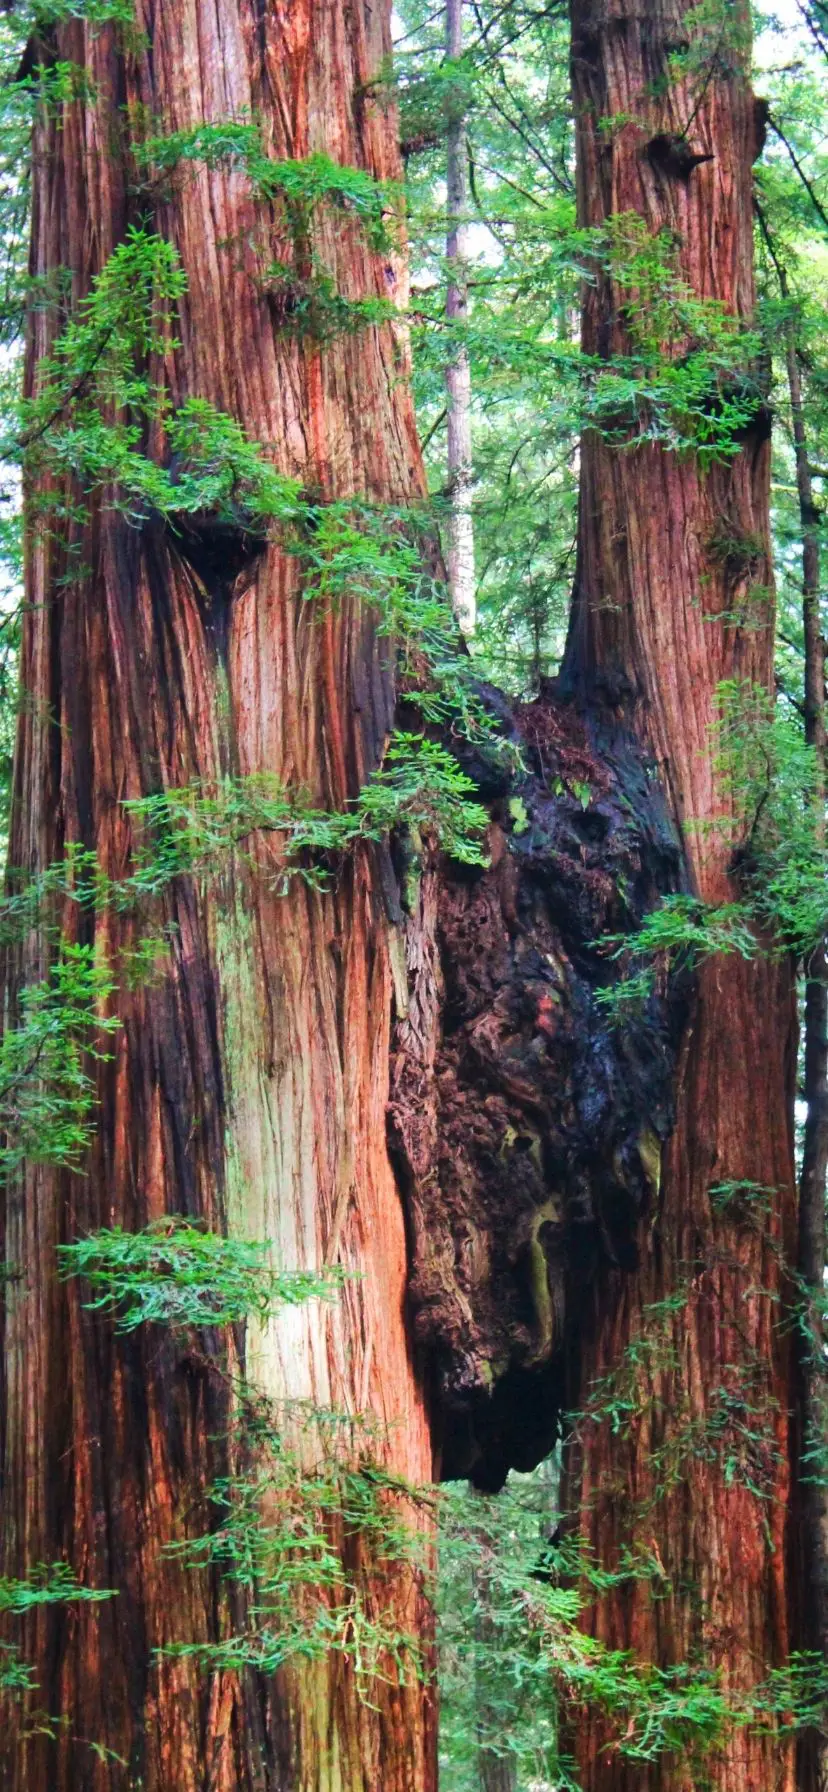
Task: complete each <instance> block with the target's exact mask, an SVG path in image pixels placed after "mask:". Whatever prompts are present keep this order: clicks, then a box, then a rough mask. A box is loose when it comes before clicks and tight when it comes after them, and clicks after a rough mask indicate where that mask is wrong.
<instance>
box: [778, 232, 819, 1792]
mask: <svg viewBox="0 0 828 1792" xmlns="http://www.w3.org/2000/svg"><path fill="white" fill-rule="evenodd" d="M777 269H778V273H779V283H780V288H781V291H782V296H783V298H787V297H788V296H789V295H788V282H787V277H786V274H785V269H784V268H783V267H781V266H780V264H779V263H778V262H777ZM785 361H786V366H787V372H788V392H789V396H790V402H791V422H792V425H793V439H794V454H795V457H796V484H797V492H798V496H799V520H800V523H801V526H802V625H803V637H804V643H805V706H804V707H805V738H806V740H807V742H808V745H809V746H810V747H812V748H813V750H814V757H815V760H816V777H815V781H814V791H813V803H814V826H815V831H816V837H817V840H818V841H819V843H820V844H823V843H824V840H825V745H826V740H825V642H824V639H823V634H822V617H821V614H820V564H819V562H820V553H819V515H818V512H817V509H816V505H815V503H814V490H813V483H812V479H811V468H810V463H809V460H808V442H807V437H806V433H805V412H804V407H803V403H802V381H801V378H800V370H799V356H798V353H797V343H796V326H795V323H794V319H793V317H791V318H790V319H789V320H788V323H787V326H786V345H785ZM804 1034H805V1037H804V1056H805V1065H804V1071H805V1074H804V1095H805V1108H806V1112H805V1137H804V1140H803V1148H802V1168H801V1170H800V1176H799V1254H798V1260H797V1268H798V1270H799V1275H800V1277H801V1280H802V1289H801V1293H802V1298H803V1303H804V1313H803V1326H804V1336H803V1338H802V1340H801V1351H800V1355H801V1362H800V1375H801V1385H802V1393H801V1414H802V1430H803V1442H804V1454H805V1463H804V1473H803V1476H802V1480H801V1485H800V1489H799V1501H800V1505H801V1509H802V1566H803V1575H802V1580H803V1588H804V1600H805V1611H804V1617H805V1641H806V1642H807V1644H808V1646H809V1647H810V1648H812V1649H815V1650H818V1651H819V1652H820V1653H821V1654H823V1655H828V1486H826V1482H825V1477H824V1468H823V1457H824V1451H825V1448H826V1444H828V1410H826V1386H825V1319H824V1315H825V1262H826V1225H825V1194H826V1189H825V1178H826V1171H828V954H826V945H825V941H824V940H822V941H821V942H820V944H819V945H818V946H816V947H815V948H814V950H813V952H812V953H811V954H810V956H809V957H808V959H807V961H806V964H805V1027H804ZM806 1747H807V1744H806ZM810 1770H811V1763H810V1762H809V1763H808V1771H810ZM813 1772H814V1773H815V1776H816V1780H815V1783H816V1785H817V1787H818V1788H819V1792H828V1736H826V1734H825V1733H823V1734H822V1735H821V1736H820V1737H819V1738H818V1739H817V1741H816V1744H815V1748H814V1761H813Z"/></svg>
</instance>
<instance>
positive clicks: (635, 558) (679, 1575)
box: [563, 0, 796, 1792]
mask: <svg viewBox="0 0 828 1792" xmlns="http://www.w3.org/2000/svg"><path fill="white" fill-rule="evenodd" d="M684 14H685V9H684V7H683V6H681V5H680V4H676V3H675V0H648V3H647V4H646V5H640V4H633V3H632V0H588V3H587V4H585V5H578V6H576V7H574V8H573V15H572V16H573V41H572V71H573V89H574V102H575V115H576V123H577V160H578V173H577V180H578V204H579V220H580V222H581V224H582V225H584V226H597V225H601V224H603V222H604V221H605V220H606V219H607V218H610V217H611V216H613V215H617V214H624V213H630V212H634V213H635V214H637V216H638V217H640V218H642V219H644V220H645V222H646V226H647V230H648V231H649V232H650V233H651V234H652V235H655V234H656V233H658V232H659V231H662V230H667V231H670V232H671V233H673V236H674V240H675V241H676V242H677V243H678V244H679V245H680V263H681V268H682V272H683V275H684V277H685V278H686V279H687V281H688V282H689V283H690V285H691V286H692V288H693V290H694V292H695V293H696V294H698V295H699V296H700V297H702V298H709V299H717V300H719V301H721V302H722V303H723V305H724V306H725V307H726V308H727V310H728V311H730V312H731V313H733V314H734V315H736V316H737V317H741V318H743V319H749V318H750V316H751V313H752V308H753V299H754V294H753V272H752V265H753V257H752V234H751V233H752V208H751V163H752V160H753V157H754V154H755V153H756V148H757V143H756V131H755V118H756V114H755V107H754V100H753V95H752V93H751V90H750V86H749V82H748V77H747V72H746V70H747V66H748V58H747V48H746V42H745V39H746V33H747V18H746V13H745V14H744V15H743V14H742V12H741V9H738V8H737V9H733V18H732V20H731V25H730V36H729V37H728V40H727V42H726V43H725V41H724V38H723V37H720V39H719V40H717V41H715V42H714V41H712V39H711V42H710V44H709V49H708V51H706V52H704V53H703V40H702V39H700V37H699V35H698V34H699V33H701V31H702V30H703V26H702V25H701V24H700V23H699V21H696V22H695V24H694V25H691V24H690V23H689V21H688V18H685V16H684ZM728 18H729V19H730V13H729V14H728ZM709 29H710V30H711V31H712V28H709ZM713 37H715V33H713ZM688 38H689V39H690V40H691V57H690V64H689V66H690V68H691V69H693V68H694V67H695V72H694V73H692V74H691V73H689V72H688V73H685V75H684V76H683V78H680V79H677V78H676V66H675V63H672V64H671V58H673V57H675V55H676V54H677V53H680V52H682V50H684V51H686V50H687V45H688ZM700 43H701V44H702V49H700ZM694 58H695V62H694ZM686 66H687V65H686ZM583 343H584V348H585V350H586V351H587V352H588V353H590V354H597V355H599V356H602V355H603V356H607V355H610V354H613V353H619V352H620V353H624V352H625V351H628V346H629V343H628V336H627V333H626V317H625V312H624V306H623V295H621V294H620V293H619V291H618V288H617V287H616V286H615V285H614V284H613V282H612V280H611V279H610V278H609V276H602V277H599V280H598V283H597V285H595V286H594V287H593V286H588V287H586V288H585V298H584V316H583ZM767 435H768V430H767V420H766V417H765V415H764V413H763V412H762V410H761V409H759V410H757V415H756V418H755V420H754V422H753V424H752V425H750V426H749V427H748V428H746V429H745V431H744V442H743V446H742V448H741V451H740V452H739V453H738V454H737V455H736V456H735V458H733V459H732V460H726V461H722V462H719V463H718V464H715V465H713V466H711V467H710V469H709V471H707V472H706V473H705V472H704V471H703V470H702V469H701V468H700V466H699V463H698V460H697V459H696V458H695V457H694V456H690V455H678V454H675V453H671V452H668V451H667V450H666V449H664V448H662V447H660V446H657V445H655V444H653V445H644V446H641V447H638V448H635V449H632V450H631V449H626V448H614V447H612V446H610V445H608V444H607V442H606V441H605V440H604V439H603V438H601V437H599V436H598V435H597V434H596V433H593V432H588V433H587V434H586V435H585V437H584V439H583V444H582V463H581V490H580V535H579V558H578V571H577V577H576V591H575V607H574V613H573V617H572V623H571V629H570V636H569V643H568V648H567V653H566V658H565V665H564V673H563V684H564V687H565V688H567V689H570V690H572V691H574V692H576V693H577V694H578V695H579V696H580V697H581V698H582V699H583V700H584V701H586V702H587V703H590V702H598V703H602V704H608V705H609V706H610V707H611V708H612V709H614V710H615V711H616V712H617V713H619V714H621V715H623V716H624V717H625V718H627V719H628V720H630V721H631V722H632V723H633V726H634V728H635V730H636V732H637V733H638V735H639V738H640V740H641V741H642V743H643V745H644V746H645V747H646V748H648V749H649V750H650V751H651V752H652V754H653V756H654V758H655V760H656V762H657V765H658V767H659V770H660V773H661V777H662V780H663V784H664V787H665V789H666V791H667V792H668V795H669V800H670V803H671V806H672V810H673V815H674V818H675V820H676V822H677V824H678V825H679V827H680V828H681V830H682V832H683V837H684V846H685V853H686V864H687V872H688V876H689V878H690V883H691V888H692V889H693V890H694V891H695V892H696V893H697V894H698V895H700V896H701V897H702V898H704V899H705V900H706V901H708V902H713V903H718V902H727V901H732V900H734V898H736V897H737V895H738V885H737V883H736V881H735V879H734V872H733V862H732V853H733V839H732V829H731V828H730V827H729V826H728V825H727V824H728V816H729V814H730V813H731V797H730V795H729V793H728V791H727V790H726V788H724V786H723V783H722V779H721V777H720V775H719V773H718V771H717V766H716V759H715V752H714V744H713V740H712V730H713V727H714V724H715V721H716V713H717V702H716V692H717V687H718V685H719V683H720V681H722V680H725V679H729V680H742V681H748V682H749V683H750V684H752V685H758V686H759V687H761V689H762V690H764V691H769V690H771V689H772V673H773V603H772V599H771V596H770V595H769V594H768V591H767V587H768V586H769V583H770V578H771V572H770V551H769V544H768V478H769V452H768V441H767ZM723 535H727V537H728V539H729V540H730V541H735V542H736V543H737V548H738V544H739V543H742V544H743V552H742V553H741V554H739V553H738V551H737V553H736V556H735V558H734V556H733V554H732V553H731V554H730V555H729V556H726V555H724V554H722V552H721V550H717V547H716V543H717V540H720V539H721V538H722V536H723ZM763 587H764V588H765V590H764V592H763V590H762V588H763ZM747 604H749V606H750V615H749V617H747V616H746V617H745V619H744V624H743V623H741V622H740V620H739V615H738V612H739V608H740V605H747ZM795 1044H796V1034H795V1015H794V1004H793V986H792V976H791V968H790V966H789V965H788V964H787V963H786V962H784V961H782V960H779V959H774V958H765V957H759V958H757V959H756V960H755V961H753V962H751V963H747V962H745V961H743V960H741V959H739V958H736V957H730V958H727V957H716V958H713V959H709V960H707V961H706V962H705V963H704V965H703V966H702V968H701V970H700V972H699V974H698V978H697V982H696V989H695V995H694V999H693V1005H692V1012H691V1017H690V1021H689V1025H688V1027H687V1030H686V1033H685V1038H684V1043H683V1047H682V1053H681V1058H680V1064H679V1071H678V1082H677V1099H678V1113H677V1120H676V1125H675V1128H674V1131H673V1133H672V1136H671V1138H670V1140H669V1142H668V1144H667V1146H666V1149H665V1151H664V1153H663V1159H662V1169H661V1186H660V1191H659V1195H658V1199H657V1202H656V1205H655V1207H654V1210H653V1211H652V1213H651V1216H650V1220H649V1223H648V1224H647V1226H646V1228H644V1229H642V1232H641V1235H640V1239H639V1263H638V1269H637V1271H636V1272H635V1273H634V1274H633V1275H630V1276H627V1275H625V1274H622V1273H620V1272H619V1271H612V1270H609V1271H607V1272H605V1273H604V1274H603V1275H602V1277H601V1278H600V1279H599V1282H598V1284H597V1285H596V1287H595V1289H594V1292H593V1295H592V1297H591V1311H590V1312H589V1313H588V1314H587V1315H586V1316H585V1318H584V1320H583V1321H582V1322H581V1323H580V1325H579V1326H578V1336H577V1346H576V1352H577V1356H578V1360H579V1385H578V1387H577V1388H574V1389H573V1393H574V1397H575V1399H576V1401H578V1400H579V1401H580V1403H581V1404H582V1405H583V1406H585V1407H586V1406H588V1402H589V1396H590V1388H591V1385H592V1383H593V1381H594V1379H595V1378H596V1377H600V1376H606V1375H611V1374H612V1372H613V1371H614V1370H617V1368H618V1365H619V1363H621V1361H622V1360H623V1359H624V1358H625V1353H626V1360H627V1362H628V1363H629V1361H630V1356H629V1353H630V1351H631V1350H632V1351H633V1352H634V1354H635V1360H637V1363H638V1368H637V1371H636V1374H635V1378H634V1379H635V1387H636V1394H635V1399H634V1403H633V1415H632V1420H631V1422H630V1424H629V1425H625V1426H623V1427H622V1431H621V1434H620V1435H616V1434H615V1429H614V1427H613V1426H612V1425H611V1424H610V1423H609V1422H608V1420H607V1419H606V1418H603V1419H602V1418H599V1417H598V1416H597V1414H596V1416H595V1417H594V1418H593V1419H592V1420H590V1419H587V1420H586V1421H584V1422H583V1423H582V1424H581V1426H580V1427H579V1436H578V1440H577V1442H573V1443H572V1445H571V1448H570V1466H569V1490H568V1491H569V1498H570V1501H571V1503H572V1505H573V1507H574V1510H575V1512H576V1514H577V1518H576V1522H579V1523H580V1527H581V1529H582V1531H583V1533H584V1536H585V1538H586V1540H587V1543H588V1545H589V1546H590V1547H592V1548H594V1550H595V1551H596V1554H597V1557H598V1559H599V1560H600V1561H601V1562H602V1563H603V1564H605V1565H607V1566H612V1565H613V1563H618V1562H619V1560H620V1559H621V1556H622V1552H623V1551H624V1550H625V1549H628V1548H632V1549H634V1550H635V1549H638V1550H640V1551H642V1552H643V1553H644V1554H646V1555H648V1556H649V1558H650V1561H651V1563H652V1564H653V1569H654V1572H655V1574H656V1577H657V1580H659V1582H660V1584H658V1585H657V1586H656V1588H655V1591H654V1588H653V1584H652V1582H651V1583H649V1584H648V1582H647V1580H646V1579H638V1580H636V1579H631V1580H630V1581H629V1583H627V1584H626V1585H625V1586H624V1587H623V1588H621V1589H620V1590H619V1591H617V1592H615V1593H612V1594H610V1595H608V1596H606V1597H602V1598H601V1599H600V1600H599V1601H597V1602H596V1604H595V1606H594V1609H593V1613H592V1624H593V1628H594V1631H595V1634H596V1635H598V1636H600V1637H601V1638H603V1639H604V1640H605V1641H606V1642H607V1643H609V1644H611V1645H613V1646H616V1647H620V1648H628V1647H631V1648H633V1649H635V1650H636V1651H637V1652H639V1653H640V1654H641V1655H642V1656H643V1657H644V1658H645V1659H649V1660H652V1661H654V1662H657V1663H659V1664H661V1665H668V1664H670V1663H691V1664H692V1663H693V1662H698V1663H699V1664H700V1665H702V1664H703V1665H705V1666H707V1667H712V1668H714V1669H717V1670H720V1671H721V1675H722V1683H723V1686H724V1687H725V1689H726V1690H729V1691H731V1692H734V1691H736V1692H738V1690H740V1689H744V1688H747V1687H750V1686H753V1685H755V1684H756V1683H757V1682H758V1681H760V1680H761V1679H762V1677H763V1675H764V1674H765V1673H766V1672H767V1670H768V1669H769V1668H771V1667H772V1666H774V1665H775V1664H778V1663H779V1662H781V1661H783V1660H784V1659H785V1657H786V1654H787V1651H788V1648H789V1645H790V1635H789V1608H790V1592H789V1586H788V1582H787V1571H786V1538H785V1512H786V1501H787V1494H788V1486H789V1412H790V1407H791V1364H790V1356H791V1352H790V1345H789V1341H788V1340H787V1339H786V1337H785V1334H784V1328H783V1327H782V1326H781V1325H780V1323H779V1300H780V1297H781V1295H782V1294H783V1292H784V1288H785V1274H784V1268H783V1263H784V1261H785V1260H787V1261H791V1260H792V1255H793V1251H794V1250H795V1193H794V1176H793V1152H792V1119H791V1116H792V1088H793V1076H794V1066H795ZM740 1182H741V1183H753V1184H756V1185H760V1186H761V1188H763V1189H765V1190H770V1191H771V1193H770V1196H769V1198H768V1207H767V1211H764V1209H763V1208H762V1204H761V1201H760V1202H759V1203H757V1202H754V1203H753V1204H752V1205H751V1202H750V1200H749V1199H748V1200H744V1199H743V1200H741V1201H740V1200H739V1199H738V1198H737V1199H732V1198H730V1199H728V1198H722V1197H720V1198H719V1199H718V1200H717V1199H716V1198H715V1197H713V1198H712V1197H711V1190H713V1189H716V1188H717V1187H719V1188H721V1186H722V1185H726V1184H735V1183H740ZM642 1339H643V1344H642V1343H641V1340H642ZM656 1593H657V1595H658V1596H657V1597H656V1596H655V1594H656ZM605 1740H606V1734H605V1732H604V1730H603V1729H602V1726H601V1724H600V1722H598V1721H596V1720H594V1719H591V1718H590V1717H589V1714H587V1715H586V1716H585V1719H584V1722H583V1724H582V1725H580V1726H579V1728H578V1732H577V1738H576V1752H577V1756H578V1761H579V1765H580V1769H581V1772H582V1775H583V1783H584V1786H585V1787H586V1788H587V1789H588V1792H610V1788H611V1789H612V1792H622V1789H623V1792H627V1789H628V1788H629V1792H632V1788H633V1787H635V1788H636V1792H641V1789H642V1788H644V1787H646V1788H656V1787H658V1788H662V1787H663V1788H667V1787H669V1788H670V1792H690V1788H691V1787H692V1786H694V1785H695V1784H696V1783H697V1781H696V1778H695V1776H694V1771H693V1768H692V1765H690V1764H687V1763H684V1764H683V1763H682V1762H681V1761H680V1760H678V1759H677V1758H670V1757H665V1758H664V1759H662V1761H661V1762H660V1763H657V1764H655V1765H653V1766H651V1767H648V1766H646V1765H643V1764H641V1763H639V1762H635V1763H626V1764H625V1763H624V1761H623V1760H622V1759H621V1758H619V1757H618V1756H617V1755H614V1754H609V1753H604V1752H603V1748H602V1745H603V1743H604V1741H605ZM706 1773H707V1776H708V1777H707V1778H705V1782H704V1783H705V1784H706V1785H710V1786H711V1787H713V1786H715V1787H716V1788H717V1792H745V1789H746V1788H751V1792H754V1789H755V1792H759V1789H760V1788H766V1787H771V1786H773V1787H775V1788H780V1789H782V1788H784V1789H787V1788H790V1787H791V1786H792V1785H793V1755H792V1751H791V1750H790V1749H789V1747H788V1745H787V1744H786V1743H783V1742H780V1741H779V1740H778V1739H777V1738H775V1737H774V1736H773V1735H766V1736H758V1735H751V1734H749V1733H748V1732H746V1731H741V1732H740V1731H736V1732H735V1733H733V1734H732V1735H730V1736H728V1738H727V1739H726V1741H725V1744H724V1746H723V1748H722V1750H721V1752H716V1753H715V1754H714V1755H713V1757H712V1760H711V1761H708V1762H707V1763H706Z"/></svg>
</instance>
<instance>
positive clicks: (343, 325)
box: [259, 261, 398, 344]
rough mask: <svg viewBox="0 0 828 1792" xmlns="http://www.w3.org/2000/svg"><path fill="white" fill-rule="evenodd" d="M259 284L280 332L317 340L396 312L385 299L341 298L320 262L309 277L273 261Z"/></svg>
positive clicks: (367, 326) (384, 320)
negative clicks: (268, 298) (266, 295)
mask: <svg viewBox="0 0 828 1792" xmlns="http://www.w3.org/2000/svg"><path fill="white" fill-rule="evenodd" d="M259 284H260V286H261V288H262V290H263V291H264V292H267V293H268V295H269V297H270V298H271V299H272V300H273V303H274V310H275V313H276V317H277V320H278V326H279V329H280V330H281V331H282V332H283V334H285V335H289V336H300V337H310V338H311V339H312V340H313V341H314V342H318V343H321V344H324V343H329V342H333V341H335V339H336V338H337V337H340V336H352V335H355V334H356V332H357V331H359V330H366V329H370V328H372V327H373V326H375V325H377V324H383V323H388V321H389V319H391V318H393V317H396V316H397V315H398V313H397V308H396V306H395V305H393V304H392V303H391V301H390V300H389V299H380V298H367V299H347V298H345V297H344V295H343V294H342V293H341V292H339V291H338V289H337V286H336V282H335V280H334V278H333V276H332V275H331V274H329V273H328V272H327V271H326V270H325V269H324V268H322V267H321V266H317V267H316V268H315V270H314V272H313V274H312V275H311V276H310V277H302V276H300V275H299V274H297V273H296V271H295V270H294V269H293V268H292V267H291V266H290V264H289V263H288V262H285V261H273V262H271V263H270V266H269V267H268V268H266V270H265V273H264V275H263V276H262V279H261V280H260V282H259Z"/></svg>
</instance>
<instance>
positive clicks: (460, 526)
mask: <svg viewBox="0 0 828 1792" xmlns="http://www.w3.org/2000/svg"><path fill="white" fill-rule="evenodd" d="M462 54H463V0H446V55H447V56H449V57H458V56H462ZM466 155H467V151H466V123H465V118H464V116H463V113H462V111H459V110H458V109H457V107H456V104H454V103H453V105H452V116H451V122H450V124H449V128H448V135H447V138H446V212H447V216H448V234H447V236H446V261H447V262H448V268H449V284H448V292H447V294H446V317H447V318H448V320H449V322H450V323H463V322H465V319H466V316H467V312H468V302H467V294H466V235H467V229H468V226H467V224H466V222H465V218H466V210H467V206H468V195H467V191H466V188H467V184H468V183H467V174H466ZM446 395H447V399H448V468H447V470H448V495H449V516H448V553H447V556H446V570H447V573H448V584H449V593H450V596H451V603H452V608H453V610H454V614H455V616H456V617H457V621H458V623H459V625H460V627H461V629H462V630H463V633H464V634H465V635H470V634H473V633H474V625H475V620H476V601H475V589H474V521H473V518H472V506H471V478H472V441H471V368H470V366H469V357H468V353H467V351H466V349H465V348H462V347H461V348H459V349H458V350H457V351H456V353H454V354H453V355H452V358H451V360H450V361H449V364H448V366H447V368H446Z"/></svg>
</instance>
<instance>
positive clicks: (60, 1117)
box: [0, 942, 118, 1171]
mask: <svg viewBox="0 0 828 1792" xmlns="http://www.w3.org/2000/svg"><path fill="white" fill-rule="evenodd" d="M112 991H113V983H112V980H111V977H110V973H109V970H108V968H107V967H106V965H104V964H102V963H101V962H100V960H99V959H98V958H97V956H96V954H95V950H94V948H93V947H91V946H83V945H72V944H71V943H69V942H64V943H63V944H62V946H61V948H60V951H59V954H58V957H57V959H56V961H55V963H54V964H53V965H52V967H51V969H50V971H49V973H48V975H47V976H46V978H45V979H44V981H43V982H42V983H38V984H31V985H29V986H28V987H26V988H24V989H23V990H22V992H21V995H20V1019H19V1023H18V1025H17V1026H14V1027H7V1029H6V1031H5V1032H4V1034H3V1038H2V1042H0V1125H2V1128H3V1132H4V1144H3V1149H2V1154H0V1164H2V1167H3V1168H4V1169H5V1170H6V1171H8V1170H9V1169H10V1168H12V1167H14V1166H16V1165H18V1164H20V1163H22V1162H23V1160H24V1159H26V1160H28V1161H29V1162H31V1163H52V1164H69V1165H77V1163H78V1161H79V1159H80V1158H81V1156H82V1154H83V1152H84V1151H85V1149H86V1147H87V1145H88V1144H89V1141H90V1138H91V1136H92V1111H93V1104H94V1084H93V1081H92V1078H91V1076H90V1074H89V1069H88V1065H89V1063H90V1061H91V1062H92V1063H94V1062H95V1061H96V1060H99V1059H100V1058H102V1057H105V1056H106V1052H105V1050H104V1047H103V1046H102V1044H101V1035H102V1034H103V1035H104V1036H105V1035H106V1034H111V1033H112V1032H113V1031H114V1030H115V1028H116V1027H117V1025H118V1021H117V1019H115V1018H114V1017H113V1016H112V1015H111V1014H108V1013H107V1003H108V1000H109V997H110V996H111V994H112Z"/></svg>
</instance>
